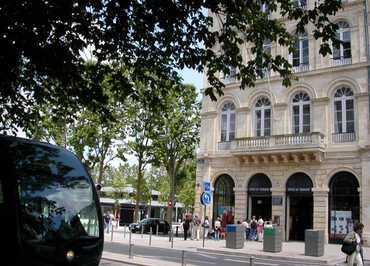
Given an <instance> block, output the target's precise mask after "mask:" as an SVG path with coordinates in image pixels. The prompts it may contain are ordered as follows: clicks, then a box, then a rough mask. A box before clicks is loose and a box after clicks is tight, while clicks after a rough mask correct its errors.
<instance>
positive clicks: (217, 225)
mask: <svg viewBox="0 0 370 266" xmlns="http://www.w3.org/2000/svg"><path fill="white" fill-rule="evenodd" d="M214 228H215V240H220V231H221V219H220V217H217V219H216V221H215V226H214Z"/></svg>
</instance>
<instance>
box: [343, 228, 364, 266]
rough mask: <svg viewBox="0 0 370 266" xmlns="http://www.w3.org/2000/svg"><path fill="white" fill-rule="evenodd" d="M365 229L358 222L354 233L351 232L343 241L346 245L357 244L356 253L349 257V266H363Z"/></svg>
mask: <svg viewBox="0 0 370 266" xmlns="http://www.w3.org/2000/svg"><path fill="white" fill-rule="evenodd" d="M363 229H364V225H363V224H362V223H360V222H357V223H356V224H355V225H354V227H353V230H354V232H349V233H348V234H347V235H346V237H345V238H344V240H343V243H344V244H352V243H356V249H355V251H354V252H353V253H352V254H350V255H349V257H348V262H347V265H348V266H353V265H354V264H356V265H357V266H363V249H362V232H363Z"/></svg>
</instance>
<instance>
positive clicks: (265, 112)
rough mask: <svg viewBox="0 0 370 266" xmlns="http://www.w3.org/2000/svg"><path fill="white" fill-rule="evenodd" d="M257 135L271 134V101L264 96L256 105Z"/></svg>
mask: <svg viewBox="0 0 370 266" xmlns="http://www.w3.org/2000/svg"><path fill="white" fill-rule="evenodd" d="M254 116H255V119H254V121H255V135H256V136H257V137H260V136H261V137H263V136H270V134H271V103H270V101H269V99H267V98H265V97H263V98H261V99H259V100H258V101H257V103H256V106H255V113H254Z"/></svg>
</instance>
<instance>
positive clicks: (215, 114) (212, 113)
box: [200, 111, 217, 118]
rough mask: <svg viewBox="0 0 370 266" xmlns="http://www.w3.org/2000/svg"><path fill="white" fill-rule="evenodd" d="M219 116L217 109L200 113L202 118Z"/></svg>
mask: <svg viewBox="0 0 370 266" xmlns="http://www.w3.org/2000/svg"><path fill="white" fill-rule="evenodd" d="M216 116H217V112H216V111H208V112H203V113H201V114H200V117H202V118H207V117H210V118H212V117H216Z"/></svg>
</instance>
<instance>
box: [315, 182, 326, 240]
mask: <svg viewBox="0 0 370 266" xmlns="http://www.w3.org/2000/svg"><path fill="white" fill-rule="evenodd" d="M312 192H313V229H317V230H324V239H325V243H326V244H327V243H328V219H329V217H328V215H329V200H328V194H329V189H328V188H313V189H312Z"/></svg>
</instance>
